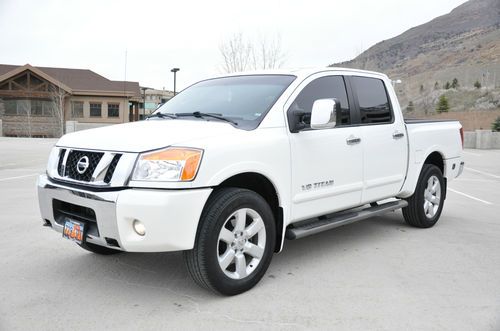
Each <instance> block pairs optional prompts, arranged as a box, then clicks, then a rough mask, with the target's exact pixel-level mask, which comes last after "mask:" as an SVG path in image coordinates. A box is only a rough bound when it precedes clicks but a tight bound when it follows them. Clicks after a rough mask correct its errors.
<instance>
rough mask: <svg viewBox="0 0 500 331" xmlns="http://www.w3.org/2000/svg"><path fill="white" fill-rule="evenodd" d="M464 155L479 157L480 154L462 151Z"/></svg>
mask: <svg viewBox="0 0 500 331" xmlns="http://www.w3.org/2000/svg"><path fill="white" fill-rule="evenodd" d="M463 152H464V154H469V155H474V156H481V154H478V153H472V152H469V151H463Z"/></svg>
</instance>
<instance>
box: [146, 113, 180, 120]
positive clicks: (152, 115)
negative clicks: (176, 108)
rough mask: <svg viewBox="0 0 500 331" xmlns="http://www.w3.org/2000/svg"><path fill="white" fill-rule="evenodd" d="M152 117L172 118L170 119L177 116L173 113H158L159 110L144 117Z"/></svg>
mask: <svg viewBox="0 0 500 331" xmlns="http://www.w3.org/2000/svg"><path fill="white" fill-rule="evenodd" d="M154 117H158V118H172V119H175V118H177V116H175V115H174V114H168V113H160V112H158V113H154V114H151V115H149V116H148V117H146V118H147V119H149V118H154Z"/></svg>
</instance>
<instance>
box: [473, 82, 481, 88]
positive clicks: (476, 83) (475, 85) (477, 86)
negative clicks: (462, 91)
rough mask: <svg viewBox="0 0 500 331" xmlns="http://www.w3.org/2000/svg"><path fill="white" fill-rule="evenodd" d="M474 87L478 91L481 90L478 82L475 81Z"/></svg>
mask: <svg viewBox="0 0 500 331" xmlns="http://www.w3.org/2000/svg"><path fill="white" fill-rule="evenodd" d="M474 87H475V88H477V89H478V90H479V89H480V88H481V83H480V82H479V81H478V80H476V82H475V83H474Z"/></svg>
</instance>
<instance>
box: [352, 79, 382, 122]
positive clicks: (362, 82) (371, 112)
mask: <svg viewBox="0 0 500 331" xmlns="http://www.w3.org/2000/svg"><path fill="white" fill-rule="evenodd" d="M351 80H352V83H353V88H354V89H355V91H356V93H357V95H358V103H359V111H360V116H361V123H362V124H373V123H391V122H392V111H391V106H390V104H389V99H388V97H387V91H386V89H385V86H384V82H383V81H382V80H380V79H376V78H367V77H352V78H351Z"/></svg>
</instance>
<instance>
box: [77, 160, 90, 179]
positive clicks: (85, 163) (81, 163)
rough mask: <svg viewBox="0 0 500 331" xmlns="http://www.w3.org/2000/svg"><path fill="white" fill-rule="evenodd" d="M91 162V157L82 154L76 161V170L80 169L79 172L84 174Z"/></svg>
mask: <svg viewBox="0 0 500 331" xmlns="http://www.w3.org/2000/svg"><path fill="white" fill-rule="evenodd" d="M89 164H90V162H89V158H88V157H87V156H82V157H81V158H80V160H78V162H77V163H76V171H78V173H79V174H80V175H82V174H83V173H84V172H85V171H87V168H88V167H89Z"/></svg>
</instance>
